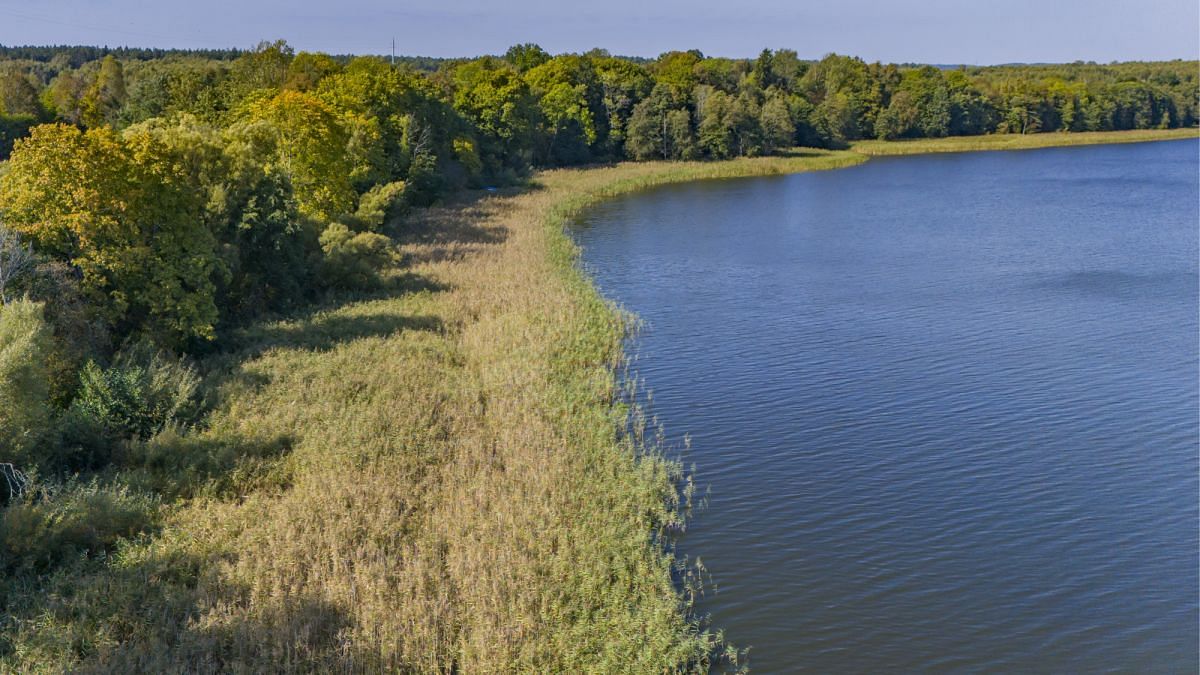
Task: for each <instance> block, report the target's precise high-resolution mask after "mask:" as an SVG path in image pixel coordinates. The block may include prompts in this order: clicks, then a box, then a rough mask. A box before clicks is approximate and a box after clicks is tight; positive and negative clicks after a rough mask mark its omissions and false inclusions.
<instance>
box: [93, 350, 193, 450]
mask: <svg viewBox="0 0 1200 675" xmlns="http://www.w3.org/2000/svg"><path fill="white" fill-rule="evenodd" d="M79 377H80V386H79V392H78V394H77V395H76V397H75V401H74V402H73V403H72V411H73V412H74V413H76V414H78V415H79V416H80V417H81V418H83V419H86V420H89V421H91V422H93V423H94V424H95V425H96V426H97V427H98V428H101V429H103V430H104V431H105V432H107V433H108V434H111V435H112V436H114V437H117V438H142V439H145V438H149V437H151V436H153V435H154V434H156V433H158V432H159V431H161V430H162V429H163V428H164V427H166V426H167V425H169V424H186V423H188V422H190V421H192V419H193V416H194V415H195V413H196V405H197V398H198V394H199V391H200V378H199V376H198V375H197V374H196V371H195V369H194V368H192V367H191V366H190V365H188V364H186V363H184V362H183V361H181V360H180V359H177V358H172V357H170V356H168V355H166V354H164V353H163V352H160V351H158V350H156V349H155V348H154V347H152V346H151V345H149V344H146V343H141V344H138V345H136V346H134V347H132V348H130V349H129V350H126V351H124V352H122V353H121V354H119V355H118V356H117V358H116V360H115V361H114V362H113V365H112V366H110V367H108V368H101V367H100V366H98V365H97V364H96V363H95V362H94V361H89V362H88V363H87V365H86V366H84V368H83V371H82V372H81V373H80V376H79Z"/></svg>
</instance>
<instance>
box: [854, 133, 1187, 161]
mask: <svg viewBox="0 0 1200 675" xmlns="http://www.w3.org/2000/svg"><path fill="white" fill-rule="evenodd" d="M1197 136H1200V129H1197V128H1190V129H1135V130H1130V131H1085V132H1077V133H1059V132H1054V133H1046V134H992V135H988V136H949V137H946V138H918V139H913V140H899V141H858V142H856V143H854V144H853V146H852V149H853V150H854V152H858V153H862V154H864V155H871V156H885V155H920V154H927V153H935V152H971V151H975V150H1029V149H1034V148H1050V147H1059V146H1067V145H1098V144H1105V143H1142V142H1146V141H1172V140H1178V139H1181V138H1196V137H1197Z"/></svg>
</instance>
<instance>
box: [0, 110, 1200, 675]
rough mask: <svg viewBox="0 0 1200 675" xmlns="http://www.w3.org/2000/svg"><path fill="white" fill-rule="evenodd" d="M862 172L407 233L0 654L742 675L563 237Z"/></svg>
mask: <svg viewBox="0 0 1200 675" xmlns="http://www.w3.org/2000/svg"><path fill="white" fill-rule="evenodd" d="M1188 131H1189V134H1188V135H1186V136H1179V137H1185V138H1191V137H1194V136H1195V135H1196V132H1195V130H1188ZM1114 133H1116V134H1125V133H1128V132H1114ZM1153 135H1154V136H1155V138H1153V139H1150V138H1145V136H1147V134H1139V139H1138V140H1160V139H1161V140H1166V139H1165V138H1161V136H1162V134H1153ZM1055 136H1058V135H1055ZM1105 138H1106V139H1111V141H1112V142H1129V141H1127V140H1126V141H1118V140H1117V139H1116V137H1115V136H1106V137H1105ZM1126 138H1132V137H1126ZM1092 142H1099V141H1092ZM1106 142H1108V141H1106ZM1060 144H1066V143H1060ZM1071 144H1078V143H1071ZM900 145H903V146H905V147H904V151H903V152H900V151H897V152H894V153H891V154H918V151H916V150H915V148H917V147H918V146H917V145H912V144H908V143H902V144H900ZM942 145H944V146H946V147H949V146H950V145H951V143H949V142H948V141H947V142H943V143H942ZM1040 147H1049V146H1040ZM988 149H1003V148H988ZM942 151H949V150H942ZM870 156H871V155H868V154H865V153H864V152H861V151H856V150H855V149H851V150H838V151H830V150H812V149H795V150H792V151H791V152H789V153H787V154H785V155H783V156H773V157H759V158H741V159H734V160H727V161H723V162H645V163H636V162H630V163H623V164H618V165H612V166H601V167H591V168H576V169H556V170H550V171H543V172H539V173H537V174H535V175H534V177H533V180H532V183H531V185H530V186H529V187H527V188H522V189H513V190H508V189H505V190H501V191H500V192H498V193H485V192H482V191H476V192H472V193H469V194H463V195H459V196H458V197H457V198H455V199H452V200H450V201H449V202H448V203H447V204H444V205H442V206H437V207H434V208H431V209H428V210H426V211H421V212H417V213H415V214H413V215H412V217H411V219H410V220H408V221H405V222H404V223H402V224H399V228H398V234H396V235H395V237H394V239H395V240H396V243H397V249H398V253H399V254H400V257H401V258H402V261H401V262H400V263H398V264H397V265H396V266H395V267H394V268H393V269H392V270H391V271H390V272H389V285H388V287H387V288H386V289H385V290H383V291H381V292H372V293H357V294H348V295H345V296H342V297H339V298H338V299H337V300H336V301H334V302H329V303H327V304H324V305H321V306H316V307H310V308H308V309H306V310H305V311H304V312H301V313H298V314H297V315H296V316H293V317H292V318H289V319H285V320H277V321H269V322H263V323H260V324H255V325H253V326H251V327H248V328H246V329H243V330H241V331H239V334H238V335H237V339H236V344H237V345H238V349H237V351H235V352H234V353H231V354H227V355H224V356H222V357H220V362H214V363H212V364H210V367H211V368H213V369H214V370H218V371H219V372H220V373H221V374H222V377H223V381H222V382H221V384H220V386H219V388H218V394H217V400H218V401H219V403H218V405H217V407H216V409H215V410H214V411H213V413H212V416H211V417H210V419H209V421H208V422H207V426H206V428H205V429H203V430H199V431H197V433H196V434H195V435H194V437H192V438H191V442H195V443H198V444H204V443H212V444H214V447H218V446H219V447H220V448H222V450H221V451H222V452H227V453H233V454H236V455H237V456H239V457H241V458H242V459H239V460H238V461H239V463H238V464H237V467H238V469H237V472H238V473H239V474H243V475H240V477H234V478H230V479H229V480H230V481H231V482H232V486H233V487H232V488H230V489H228V490H224V489H217V488H216V487H214V488H213V489H212V490H211V491H206V492H201V493H198V494H197V495H195V496H191V497H183V498H179V499H178V500H176V501H173V502H168V505H165V506H164V510H165V516H164V522H163V526H162V528H161V530H159V532H158V533H157V534H156V535H155V536H153V537H144V538H138V539H136V540H131V541H129V542H128V543H127V544H125V545H123V546H122V547H121V549H120V550H119V551H118V552H117V554H116V555H114V556H113V560H114V561H116V562H115V563H113V564H111V565H110V564H108V563H104V562H97V563H94V564H90V563H87V564H85V563H81V565H83V566H82V567H79V568H77V573H76V574H73V575H63V576H62V578H60V579H58V580H56V581H55V582H54V584H53V585H52V586H51V587H49V588H48V589H47V593H46V598H51V597H60V598H67V599H66V600H63V601H61V602H59V604H55V605H53V606H47V607H43V606H41V605H39V604H38V603H39V602H50V600H48V599H46V598H43V599H38V598H33V599H31V604H30V605H28V606H22V607H14V610H19V611H15V612H14V618H15V619H16V620H18V621H21V620H22V619H23V618H24V617H29V618H30V619H32V618H35V617H40V616H43V615H45V616H52V617H53V618H54V621H47V622H42V623H38V622H34V621H32V620H30V621H23V623H22V626H23V627H22V628H21V632H20V634H19V635H14V639H15V640H18V641H19V646H21V648H22V649H26V650H36V651H35V652H31V651H26V652H24V653H26V654H28V653H36V654H37V656H38V659H39V660H40V661H41V662H43V663H45V664H46V666H47V668H50V669H58V667H59V666H61V669H65V670H72V669H79V668H81V667H85V666H86V667H97V668H99V669H112V670H129V669H140V670H187V669H198V668H201V667H202V666H203V665H204V664H205V663H209V661H206V659H223V660H225V661H226V662H227V663H230V664H235V665H239V666H243V667H245V668H246V669H248V670H255V669H271V668H272V666H273V665H274V666H278V662H277V661H276V660H274V659H275V657H276V656H278V655H279V654H289V653H292V652H291V651H289V650H293V649H295V648H296V645H301V644H302V645H303V649H304V652H303V658H304V663H306V664H309V665H311V666H312V667H313V668H314V669H320V670H356V671H357V670H396V669H411V670H420V671H439V672H440V671H449V670H458V671H460V672H493V671H534V672H579V671H606V672H652V671H653V672H663V671H671V672H676V671H692V672H703V671H708V670H709V668H710V666H714V665H715V666H718V667H719V666H721V665H726V666H729V665H736V663H737V660H738V652H737V651H736V650H735V649H733V648H732V647H730V646H729V645H728V643H727V642H726V641H725V638H724V636H723V634H722V633H720V632H719V631H718V630H715V629H714V628H711V627H708V626H706V625H704V623H703V620H702V618H701V617H697V616H695V614H694V612H693V604H692V603H693V601H694V598H695V597H696V594H698V593H699V592H700V587H701V585H702V584H701V583H700V582H699V579H700V578H701V572H700V571H699V570H698V569H697V568H695V567H689V564H688V563H687V562H686V561H684V560H682V559H681V558H680V557H678V556H677V554H676V552H675V550H674V549H673V547H672V546H671V544H670V541H671V535H672V533H674V532H677V531H679V530H680V529H681V528H683V527H685V525H686V523H685V521H686V515H685V512H686V507H687V503H688V500H689V498H690V489H691V488H690V482H689V480H688V477H687V475H686V474H685V473H684V472H683V469H682V467H681V466H679V464H678V463H677V462H675V461H674V460H672V459H671V458H669V457H667V456H666V455H665V454H664V452H663V449H662V448H660V447H658V446H657V445H655V443H654V441H653V434H652V433H651V434H650V435H649V437H648V438H642V437H640V436H639V435H638V434H634V435H633V436H629V435H624V434H622V433H621V430H622V429H625V428H626V423H627V422H628V421H629V419H630V415H633V417H634V422H635V424H634V428H635V430H636V429H637V428H638V425H637V424H636V422H637V417H636V412H635V411H634V412H631V411H630V410H628V409H627V408H626V407H624V406H622V405H621V404H619V403H618V402H617V400H618V397H617V395H616V394H617V392H619V391H620V388H621V386H622V383H621V379H620V372H619V366H620V365H621V364H622V363H623V359H624V354H623V349H624V344H623V343H624V338H625V337H626V335H627V334H628V317H626V316H624V315H622V314H621V313H620V312H619V310H618V309H617V308H615V307H614V306H613V305H611V304H610V303H609V302H608V301H607V300H605V299H604V298H603V296H602V295H601V294H600V291H599V289H598V288H597V287H596V285H595V283H594V281H593V279H592V278H591V277H590V276H589V275H588V274H587V273H586V271H585V270H584V269H582V267H581V266H580V265H579V254H580V250H579V248H578V246H577V245H576V244H575V242H574V241H573V240H572V238H571V236H570V234H569V233H568V231H567V226H568V225H569V224H570V223H571V222H572V220H574V219H575V218H577V217H578V216H580V215H581V214H582V213H584V212H585V211H586V210H587V209H588V208H590V207H592V206H594V205H596V204H598V203H600V202H602V201H604V200H606V199H609V198H612V197H616V196H620V195H624V194H628V193H632V192H636V191H639V190H642V189H646V188H651V187H655V186H660V185H668V184H676V183H684V182H691V181H696V180H706V179H722V178H747V177H755V176H770V175H783V174H792V173H801V172H807V171H819V170H833V169H839V168H845V167H849V166H855V165H858V164H861V163H863V162H866V161H869V159H870ZM274 448H278V450H275V449H274ZM272 453H276V454H272ZM218 487H219V485H218ZM185 568H186V570H187V572H186V573H182V572H178V570H180V569H185ZM150 579H153V580H154V581H153V583H148V580H150ZM101 598H102V599H103V602H100V599H101ZM56 602H58V601H56ZM151 619H153V620H151ZM110 624H111V625H119V626H120V627H121V628H120V632H118V633H108V632H105V631H107V630H108V629H107V628H105V626H106V625H110ZM716 628H719V627H716ZM63 630H70V631H71V632H72V634H74V635H77V636H79V638H78V639H79V640H80V641H81V643H87V644H90V645H94V646H93V647H89V648H88V649H89V650H90V651H77V650H76V649H75V648H74V646H73V645H71V644H67V643H65V642H62V641H57V640H55V639H54V638H55V636H56V634H57V632H58V631H63ZM3 664H4V661H3V660H2V659H0V666H3ZM0 669H2V668H0ZM85 669H86V668H85Z"/></svg>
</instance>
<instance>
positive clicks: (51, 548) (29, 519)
mask: <svg viewBox="0 0 1200 675" xmlns="http://www.w3.org/2000/svg"><path fill="white" fill-rule="evenodd" d="M158 509H159V505H158V501H157V500H156V499H154V498H153V497H149V496H146V495H141V494H137V493H134V492H132V491H130V490H128V489H126V488H121V487H115V488H114V487H104V486H102V485H100V484H99V483H97V482H91V483H87V484H79V483H68V484H67V485H64V486H61V487H48V486H40V487H38V488H37V489H29V490H27V496H26V497H25V498H23V499H21V500H19V501H17V502H15V503H12V504H9V505H8V506H7V507H5V508H4V510H3V511H0V573H2V575H3V576H6V577H11V578H13V579H14V580H15V579H18V578H20V577H23V576H27V575H30V574H45V573H47V572H50V571H52V570H54V569H55V568H57V567H60V566H63V565H67V564H70V563H72V562H75V561H77V560H78V559H79V558H80V556H89V557H91V556H97V555H99V554H102V553H104V552H105V551H107V550H109V549H111V548H112V547H113V546H114V545H115V544H117V543H118V542H119V541H121V540H123V539H129V538H131V537H134V536H135V535H137V534H138V533H139V532H142V531H144V530H146V529H147V528H148V527H150V526H151V525H152V524H153V523H154V521H155V519H156V516H157V513H158ZM10 590H12V589H10V588H6V587H5V585H3V584H0V603H3V602H4V601H5V600H6V599H7V597H6V596H7V595H8V593H7V592H8V591H10Z"/></svg>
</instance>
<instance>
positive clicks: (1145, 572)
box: [576, 140, 1200, 673]
mask: <svg viewBox="0 0 1200 675" xmlns="http://www.w3.org/2000/svg"><path fill="white" fill-rule="evenodd" d="M1198 151H1200V146H1198V144H1197V142H1196V141H1193V140H1187V141H1176V142H1163V143H1145V144H1135V145H1119V146H1095V147H1080V148H1060V149H1048V150H1035V151H1026V152H992V153H969V154H954V155H940V156H922V157H906V158H892V159H877V160H872V161H870V162H868V163H867V164H864V165H862V166H859V167H855V168H851V169H843V170H839V171H830V172H823V173H810V174H801V175H795V176H788V177H777V178H758V179H746V180H729V181H713V182H703V183H693V184H689V185H685V186H677V187H669V188H663V189H658V190H654V191H650V192H645V193H640V194H637V195H634V196H631V197H628V198H624V199H620V200H616V201H613V202H610V203H608V204H605V205H604V206H602V207H600V208H597V209H596V210H594V211H592V212H591V213H590V214H589V216H588V217H587V218H586V219H584V222H583V223H581V226H580V228H579V230H578V231H577V232H576V236H577V240H578V241H579V242H580V244H581V245H582V246H583V248H584V260H585V263H586V265H587V266H588V268H589V269H590V270H591V271H592V272H593V273H594V274H595V277H596V279H597V282H598V284H599V286H600V288H601V289H602V291H603V292H604V294H605V295H606V296H607V297H609V298H611V299H612V300H614V301H616V302H618V303H620V304H621V305H623V306H625V307H626V308H627V309H629V310H631V311H633V312H636V313H637V314H638V315H640V317H641V318H642V319H643V320H644V321H645V322H646V327H645V329H644V330H643V332H642V333H641V334H640V335H639V336H638V337H637V338H636V339H635V340H633V342H632V344H631V345H630V352H631V354H633V355H634V356H635V358H636V361H635V363H634V365H635V368H636V370H637V371H638V373H639V374H640V376H641V377H642V379H643V380H644V382H645V385H646V386H647V387H648V388H650V389H651V390H652V391H653V412H654V413H656V414H657V415H658V417H659V420H660V422H661V423H662V424H663V425H664V426H665V428H666V432H667V434H668V438H669V439H672V442H673V443H674V444H675V445H676V447H681V446H682V441H681V439H682V437H683V436H684V435H685V434H686V435H689V436H690V437H691V449H690V450H689V451H687V452H686V453H684V457H683V458H684V460H685V462H686V463H688V464H689V465H690V464H692V463H694V464H695V466H696V469H697V480H698V482H699V483H700V484H701V486H702V487H708V488H710V489H711V492H710V494H709V505H708V508H707V509H705V510H703V511H701V512H699V513H698V514H697V516H696V518H695V519H694V520H693V522H692V524H691V526H690V528H689V531H688V533H687V535H686V536H685V537H684V539H683V540H682V542H681V544H680V547H681V551H682V552H683V553H685V554H687V555H690V556H693V557H695V556H699V557H700V558H701V559H702V560H703V562H704V565H705V566H706V567H707V568H708V570H709V571H710V573H711V574H712V577H713V580H714V582H715V583H716V584H717V586H718V591H717V593H716V594H715V595H714V594H710V595H709V596H708V597H707V598H706V600H705V603H704V605H703V609H704V610H705V611H706V612H709V613H711V616H712V619H713V622H714V623H715V624H716V626H718V627H722V628H724V629H726V632H727V635H728V637H729V639H730V640H731V641H733V642H734V643H735V644H737V645H739V646H749V647H750V648H751V649H750V652H749V654H750V658H749V663H750V666H751V668H752V669H753V670H754V671H756V672H762V673H766V672H798V671H801V672H803V671H808V672H888V671H890V672H897V671H903V672H911V671H938V672H943V671H956V672H957V671H965V672H1046V673H1083V672H1107V671H1118V672H1135V671H1136V672H1163V673H1170V672H1180V673H1195V672H1197V669H1198V667H1200V664H1198V658H1197V649H1198V645H1200V619H1198V612H1200V607H1198V597H1200V583H1198V576H1200V570H1198V565H1200V562H1198V560H1200V538H1198V532H1200V513H1198V503H1200V486H1198V482H1200V478H1198V476H1200V466H1198V463H1200V462H1198V457H1200V453H1198V440H1197V439H1198V434H1200V412H1198V411H1200V394H1198V384H1197V383H1198V378H1200V373H1198V368H1200V366H1198V357H1197V354H1198V352H1200V345H1198V344H1197V342H1198V337H1197V336H1198V327H1197V312H1198V297H1197V295H1198V293H1197V285H1198V276H1197V259H1198V253H1197V229H1198V222H1200V213H1198V206H1197V204H1198V201H1200V195H1198V190H1197V182H1198V178H1200V168H1198V165H1197V155H1198Z"/></svg>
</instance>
